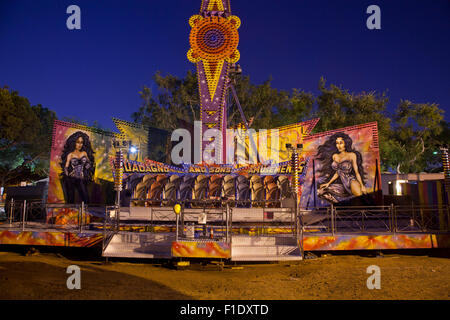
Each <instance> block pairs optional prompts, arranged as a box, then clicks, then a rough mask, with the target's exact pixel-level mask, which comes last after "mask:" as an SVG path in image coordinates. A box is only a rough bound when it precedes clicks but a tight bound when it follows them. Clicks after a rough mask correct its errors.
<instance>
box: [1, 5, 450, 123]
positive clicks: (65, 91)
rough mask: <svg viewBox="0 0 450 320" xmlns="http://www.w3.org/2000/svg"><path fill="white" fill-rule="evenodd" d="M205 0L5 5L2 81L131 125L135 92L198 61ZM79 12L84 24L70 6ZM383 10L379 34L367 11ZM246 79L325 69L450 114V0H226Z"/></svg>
mask: <svg viewBox="0 0 450 320" xmlns="http://www.w3.org/2000/svg"><path fill="white" fill-rule="evenodd" d="M200 3H201V0H172V1H167V0H166V1H156V0H127V1H125V0H108V1H106V0H70V1H67V0H39V1H36V0H0V86H4V85H8V86H9V87H10V88H12V89H14V90H17V91H19V93H20V94H21V95H23V96H25V97H27V98H29V100H30V102H31V103H32V104H33V105H34V104H38V103H40V104H42V105H43V106H45V107H48V108H50V109H52V110H55V111H56V113H57V115H58V117H59V118H63V117H65V116H74V117H76V118H78V119H80V120H88V121H89V122H90V123H92V122H93V121H94V120H98V121H99V122H100V124H101V125H102V126H104V127H106V128H110V129H113V128H114V124H113V123H112V121H111V117H117V118H121V119H124V120H131V113H132V112H134V111H136V110H137V109H138V107H139V105H140V103H141V101H140V98H139V94H138V92H139V91H140V89H141V88H142V87H143V86H144V85H147V86H149V87H152V88H153V90H155V89H156V88H155V85H154V84H153V81H152V76H153V74H154V73H155V72H156V71H157V70H161V71H162V72H163V73H171V74H174V75H177V76H180V77H182V76H184V75H185V74H186V72H187V71H188V70H189V69H191V70H194V65H193V64H191V63H190V62H189V61H188V60H187V58H186V52H187V50H188V49H189V42H188V37H189V32H190V27H189V25H188V19H189V17H190V16H191V15H193V14H197V13H198V11H199V8H200ZM72 4H75V5H78V6H79V7H80V8H81V28H82V29H81V30H68V29H67V27H66V19H67V18H68V16H69V15H68V14H66V9H67V7H68V6H69V5H72ZM371 4H376V5H378V6H379V7H380V8H381V27H382V29H381V30H368V29H367V28H366V19H367V18H368V16H369V15H368V14H366V9H367V7H368V6H369V5H371ZM231 7H232V10H233V14H235V15H237V16H238V17H240V18H241V20H242V26H241V28H240V29H239V32H240V43H239V51H240V53H241V60H240V62H239V63H240V64H241V66H242V68H243V70H244V74H247V75H249V76H250V78H251V79H252V81H253V82H255V83H261V82H263V81H264V80H266V79H267V78H268V77H269V76H271V77H272V78H273V83H272V84H273V86H274V87H276V88H279V89H286V90H290V89H291V88H294V87H295V88H299V89H303V90H306V91H311V92H313V93H317V84H318V81H319V79H320V77H321V76H323V77H325V78H326V79H327V82H328V83H329V84H330V83H333V84H337V85H342V86H343V87H344V88H346V89H348V90H350V91H352V92H360V91H373V90H375V91H378V92H382V91H386V90H388V95H389V97H390V103H389V109H390V110H391V111H392V110H393V109H394V108H395V107H396V105H397V104H398V102H399V101H400V99H409V100H411V101H413V102H436V103H438V104H439V105H440V107H441V108H442V109H444V110H447V112H446V116H445V117H446V119H447V120H448V110H450V108H449V105H450V72H449V71H450V59H449V58H450V54H449V53H450V41H449V40H450V1H449V0H432V1H429V0H420V1H419V0H417V1H416V0H408V1H400V0H390V1H381V0H372V1H365V0H359V1H358V0H276V1H275V0H272V1H256V0H231Z"/></svg>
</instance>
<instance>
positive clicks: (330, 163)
mask: <svg viewBox="0 0 450 320" xmlns="http://www.w3.org/2000/svg"><path fill="white" fill-rule="evenodd" d="M352 143H353V141H352V139H351V138H350V136H349V135H347V134H345V133H342V132H341V133H336V134H334V135H332V136H330V137H329V138H328V139H327V141H326V142H325V143H324V144H323V145H321V146H319V148H318V152H317V156H316V159H317V160H319V161H320V163H321V164H322V166H321V169H320V170H318V172H319V174H320V178H319V184H320V186H319V189H318V191H317V195H318V196H319V197H320V198H322V199H324V200H327V201H329V202H332V203H338V202H340V201H345V200H348V199H350V198H353V197H359V196H361V195H363V194H366V193H367V191H366V187H365V179H364V177H365V173H364V168H363V166H362V156H361V153H359V152H358V151H356V150H355V149H352Z"/></svg>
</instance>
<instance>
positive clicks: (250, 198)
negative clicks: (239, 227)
mask: <svg viewBox="0 0 450 320" xmlns="http://www.w3.org/2000/svg"><path fill="white" fill-rule="evenodd" d="M289 197H291V189H290V182H289V178H288V177H287V176H284V175H279V176H260V175H238V176H233V175H225V176H224V175H197V176H194V175H175V174H173V175H146V176H144V177H143V178H142V181H141V182H139V183H138V184H137V186H136V188H135V190H134V194H133V198H134V199H147V200H155V201H151V202H149V201H147V202H143V201H136V202H135V203H134V204H135V205H144V204H146V205H161V204H163V205H164V204H167V205H171V204H172V203H173V202H174V201H189V200H205V199H209V200H237V201H240V202H242V203H250V202H251V203H252V204H253V206H255V205H256V204H255V202H258V201H264V200H275V201H278V200H282V199H286V198H289ZM158 200H159V201H158ZM160 200H167V201H163V202H161V201H160ZM272 205H273V204H272ZM244 206H245V205H244Z"/></svg>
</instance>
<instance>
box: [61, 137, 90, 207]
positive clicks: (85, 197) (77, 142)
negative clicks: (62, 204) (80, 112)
mask: <svg viewBox="0 0 450 320" xmlns="http://www.w3.org/2000/svg"><path fill="white" fill-rule="evenodd" d="M61 167H62V169H63V173H62V180H63V187H64V191H65V194H66V201H67V203H75V190H77V191H78V195H79V198H80V201H82V202H84V203H89V193H88V188H87V186H88V183H89V182H90V181H92V178H93V176H94V173H95V159H94V151H93V150H92V147H91V142H90V141H89V136H88V135H87V134H85V133H84V132H81V131H77V132H75V133H74V134H72V135H71V136H70V137H69V138H68V139H67V140H66V143H65V145H64V149H63V152H62V155H61Z"/></svg>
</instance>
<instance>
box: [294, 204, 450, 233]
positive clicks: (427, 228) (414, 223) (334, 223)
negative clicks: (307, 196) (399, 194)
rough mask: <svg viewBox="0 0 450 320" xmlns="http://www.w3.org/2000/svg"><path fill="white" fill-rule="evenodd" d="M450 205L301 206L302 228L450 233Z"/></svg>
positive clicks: (345, 231)
mask: <svg viewBox="0 0 450 320" xmlns="http://www.w3.org/2000/svg"><path fill="white" fill-rule="evenodd" d="M449 210H450V207H449V206H448V205H443V206H394V205H391V206H364V207H356V206H355V207H336V206H333V205H332V206H330V207H328V208H323V207H320V208H300V210H299V213H300V214H299V217H301V218H302V221H303V223H302V224H301V225H302V230H303V231H305V232H311V233H323V232H326V233H331V234H335V233H341V234H342V233H412V232H414V233H422V232H434V233H435V232H450V214H449Z"/></svg>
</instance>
